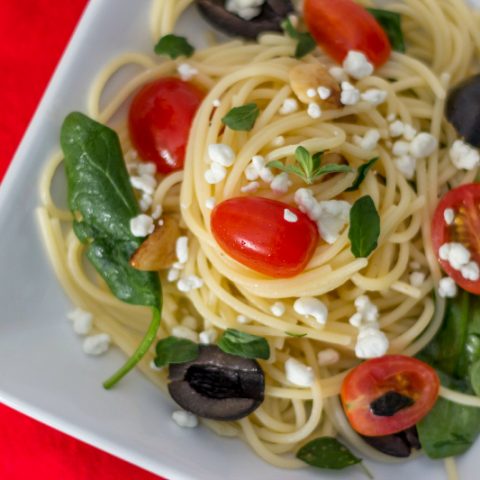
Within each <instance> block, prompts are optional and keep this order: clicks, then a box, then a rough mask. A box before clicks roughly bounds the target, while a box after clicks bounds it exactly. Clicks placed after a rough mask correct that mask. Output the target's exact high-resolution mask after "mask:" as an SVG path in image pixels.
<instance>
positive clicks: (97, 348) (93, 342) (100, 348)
mask: <svg viewBox="0 0 480 480" xmlns="http://www.w3.org/2000/svg"><path fill="white" fill-rule="evenodd" d="M110 341H111V338H110V335H108V333H99V334H97V335H90V336H89V337H86V338H85V340H84V341H83V345H82V348H83V351H84V353H85V354H86V355H92V356H99V355H103V354H104V353H106V352H107V351H108V349H109V348H110Z"/></svg>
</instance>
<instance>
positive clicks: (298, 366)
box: [285, 358, 315, 388]
mask: <svg viewBox="0 0 480 480" xmlns="http://www.w3.org/2000/svg"><path fill="white" fill-rule="evenodd" d="M285 374H286V377H287V380H288V381H289V382H290V383H293V385H296V386H297V387H304V388H308V387H311V386H312V385H313V382H314V380H315V374H314V373H313V369H312V367H308V366H307V365H305V364H304V363H301V362H299V361H298V360H296V359H295V358H289V359H288V360H287V361H286V362H285Z"/></svg>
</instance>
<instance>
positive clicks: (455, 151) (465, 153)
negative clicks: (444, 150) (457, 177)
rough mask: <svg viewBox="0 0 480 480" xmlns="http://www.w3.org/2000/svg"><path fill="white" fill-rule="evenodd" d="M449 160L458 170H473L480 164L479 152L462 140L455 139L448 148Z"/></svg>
mask: <svg viewBox="0 0 480 480" xmlns="http://www.w3.org/2000/svg"><path fill="white" fill-rule="evenodd" d="M450 160H451V161H452V163H453V165H454V166H455V167H456V168H458V169H459V170H461V169H463V170H473V169H475V168H477V167H478V166H479V164H480V154H479V153H478V150H476V149H475V148H473V147H472V146H470V145H468V144H467V143H465V142H464V141H463V140H455V142H453V145H452V146H451V148H450Z"/></svg>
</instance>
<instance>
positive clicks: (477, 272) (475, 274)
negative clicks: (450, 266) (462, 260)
mask: <svg viewBox="0 0 480 480" xmlns="http://www.w3.org/2000/svg"><path fill="white" fill-rule="evenodd" d="M460 272H461V273H462V276H463V278H465V279H466V280H470V281H471V282H476V281H477V280H478V279H479V278H480V268H479V266H478V263H477V262H473V261H472V262H468V263H467V264H466V265H464V266H463V267H462V268H461V269H460Z"/></svg>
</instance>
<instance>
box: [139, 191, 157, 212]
mask: <svg viewBox="0 0 480 480" xmlns="http://www.w3.org/2000/svg"><path fill="white" fill-rule="evenodd" d="M152 203H153V198H152V197H151V196H150V195H146V194H143V195H142V198H141V199H140V200H139V202H138V206H139V207H140V210H141V211H142V212H146V211H147V210H148V209H149V208H150V207H151V206H152Z"/></svg>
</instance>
